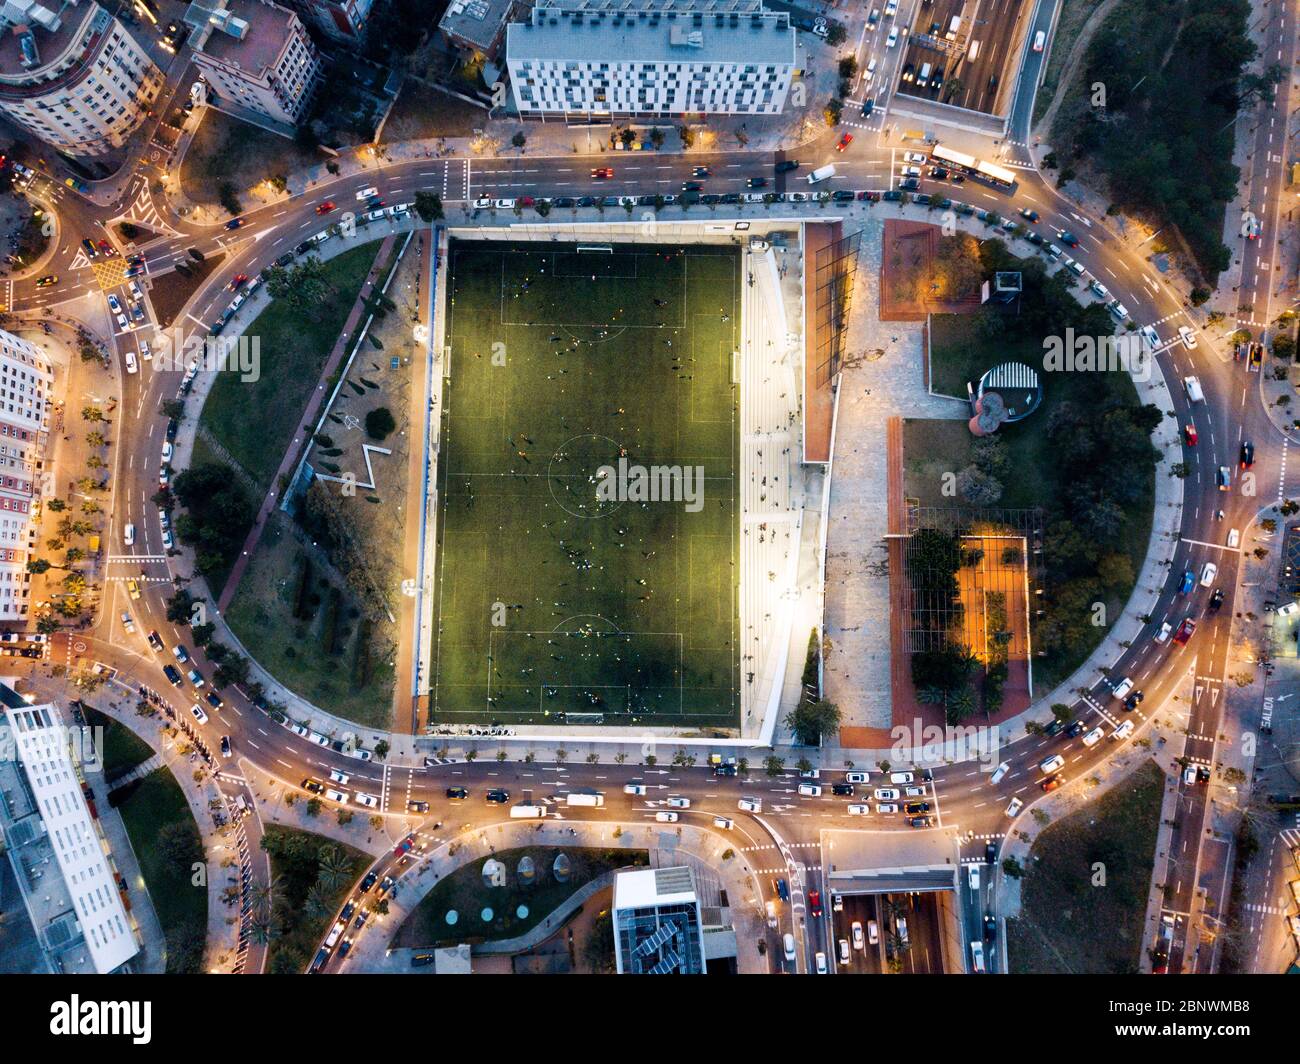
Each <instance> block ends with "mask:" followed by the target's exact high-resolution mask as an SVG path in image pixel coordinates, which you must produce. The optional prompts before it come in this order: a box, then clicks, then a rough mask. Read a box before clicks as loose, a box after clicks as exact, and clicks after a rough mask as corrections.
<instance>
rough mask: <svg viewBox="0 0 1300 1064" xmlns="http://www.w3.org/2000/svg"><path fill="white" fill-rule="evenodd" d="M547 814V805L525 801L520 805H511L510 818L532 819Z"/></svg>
mask: <svg viewBox="0 0 1300 1064" xmlns="http://www.w3.org/2000/svg"><path fill="white" fill-rule="evenodd" d="M545 815H546V806H544V805H530V804H528V803H526V802H525V803H521V804H520V805H512V806H511V807H510V819H512V820H523V819H528V820H532V819H535V818H537V817H543V816H545Z"/></svg>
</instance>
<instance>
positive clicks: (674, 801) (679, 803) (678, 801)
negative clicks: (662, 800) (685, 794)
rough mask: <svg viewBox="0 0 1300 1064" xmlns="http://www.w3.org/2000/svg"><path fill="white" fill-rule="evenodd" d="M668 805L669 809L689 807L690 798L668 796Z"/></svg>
mask: <svg viewBox="0 0 1300 1064" xmlns="http://www.w3.org/2000/svg"><path fill="white" fill-rule="evenodd" d="M668 805H669V808H671V809H689V808H690V807H691V800H690V799H689V798H669V799H668Z"/></svg>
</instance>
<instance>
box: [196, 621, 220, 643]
mask: <svg viewBox="0 0 1300 1064" xmlns="http://www.w3.org/2000/svg"><path fill="white" fill-rule="evenodd" d="M216 630H217V626H216V625H215V624H213V623H212V622H211V621H207V622H205V623H204V624H196V625H194V627H192V628H191V629H190V638H192V639H193V640H194V645H195V646H196V647H205V646H207V645H208V644H209V643H211V642H212V636H213V635H214V634H215V632H216Z"/></svg>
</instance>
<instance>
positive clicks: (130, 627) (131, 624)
mask: <svg viewBox="0 0 1300 1064" xmlns="http://www.w3.org/2000/svg"><path fill="white" fill-rule="evenodd" d="M122 627H123V628H125V629H126V630H127V631H128V632H134V631H135V621H133V620H131V615H130V614H129V613H127V612H126V610H123V611H122Z"/></svg>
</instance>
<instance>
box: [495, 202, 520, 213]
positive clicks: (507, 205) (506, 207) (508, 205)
mask: <svg viewBox="0 0 1300 1064" xmlns="http://www.w3.org/2000/svg"><path fill="white" fill-rule="evenodd" d="M493 206H494V207H498V208H500V209H501V210H503V211H512V210H514V208H515V201H514V200H513V199H499V200H494V201H493Z"/></svg>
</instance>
